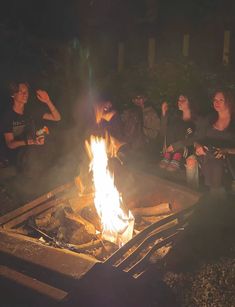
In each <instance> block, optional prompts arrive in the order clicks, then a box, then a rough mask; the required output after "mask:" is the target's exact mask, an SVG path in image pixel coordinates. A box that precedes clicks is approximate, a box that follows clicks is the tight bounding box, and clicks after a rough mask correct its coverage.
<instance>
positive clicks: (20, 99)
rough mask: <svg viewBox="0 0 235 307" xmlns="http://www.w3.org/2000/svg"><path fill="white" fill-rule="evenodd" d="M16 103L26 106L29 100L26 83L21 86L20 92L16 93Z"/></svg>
mask: <svg viewBox="0 0 235 307" xmlns="http://www.w3.org/2000/svg"><path fill="white" fill-rule="evenodd" d="M12 98H13V100H14V102H15V103H18V104H23V105H24V104H26V103H27V101H28V98H29V89H28V86H27V85H26V84H24V83H20V84H19V88H18V92H16V93H14V94H13V96H12Z"/></svg>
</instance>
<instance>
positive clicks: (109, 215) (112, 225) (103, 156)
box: [87, 136, 134, 246]
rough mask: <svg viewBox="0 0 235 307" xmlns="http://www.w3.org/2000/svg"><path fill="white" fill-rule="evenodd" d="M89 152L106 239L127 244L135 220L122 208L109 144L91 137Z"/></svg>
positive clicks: (98, 208)
mask: <svg viewBox="0 0 235 307" xmlns="http://www.w3.org/2000/svg"><path fill="white" fill-rule="evenodd" d="M87 146H89V149H88V150H89V152H90V155H91V165H90V166H91V170H92V172H93V182H94V187H95V198H94V203H95V207H96V210H97V213H98V215H99V216H100V219H101V223H102V236H103V238H104V239H106V240H108V241H111V242H113V243H116V244H118V245H119V246H121V245H123V244H125V243H126V242H127V241H129V240H130V239H131V238H132V234H133V227H134V218H133V216H132V214H131V212H130V211H129V212H128V214H126V213H125V212H124V211H123V210H122V208H121V204H122V198H121V196H120V194H119V192H118V190H117V188H116V187H115V185H114V178H113V176H112V175H111V174H110V171H109V170H108V156H107V144H106V142H105V139H103V138H98V137H94V136H91V139H90V144H89V145H87Z"/></svg>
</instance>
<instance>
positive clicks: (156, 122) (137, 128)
mask: <svg viewBox="0 0 235 307" xmlns="http://www.w3.org/2000/svg"><path fill="white" fill-rule="evenodd" d="M122 120H123V122H124V131H125V135H126V139H127V143H128V144H129V145H130V147H131V149H132V151H133V152H135V151H145V152H146V151H148V152H149V153H150V152H151V151H153V145H155V144H156V140H157V138H158V136H159V131H160V119H159V116H158V114H157V112H156V111H155V109H154V108H153V107H152V106H151V105H150V104H149V103H148V101H147V97H146V96H145V95H140V94H139V95H136V96H134V97H133V99H132V107H131V108H129V109H127V110H125V111H124V112H123V115H122Z"/></svg>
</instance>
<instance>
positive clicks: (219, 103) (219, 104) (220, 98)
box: [213, 92, 228, 112]
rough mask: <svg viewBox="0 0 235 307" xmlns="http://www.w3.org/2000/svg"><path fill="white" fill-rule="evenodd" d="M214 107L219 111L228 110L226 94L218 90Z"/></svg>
mask: <svg viewBox="0 0 235 307" xmlns="http://www.w3.org/2000/svg"><path fill="white" fill-rule="evenodd" d="M213 107H214V109H215V110H216V111H217V112H223V111H226V110H228V105H227V104H226V101H225V97H224V94H223V93H222V92H218V93H216V94H215V96H214V99H213Z"/></svg>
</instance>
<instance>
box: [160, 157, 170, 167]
mask: <svg viewBox="0 0 235 307" xmlns="http://www.w3.org/2000/svg"><path fill="white" fill-rule="evenodd" d="M169 163H170V161H169V160H167V159H162V160H161V161H160V163H159V167H160V168H161V169H164V168H167V166H168V165H169Z"/></svg>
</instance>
